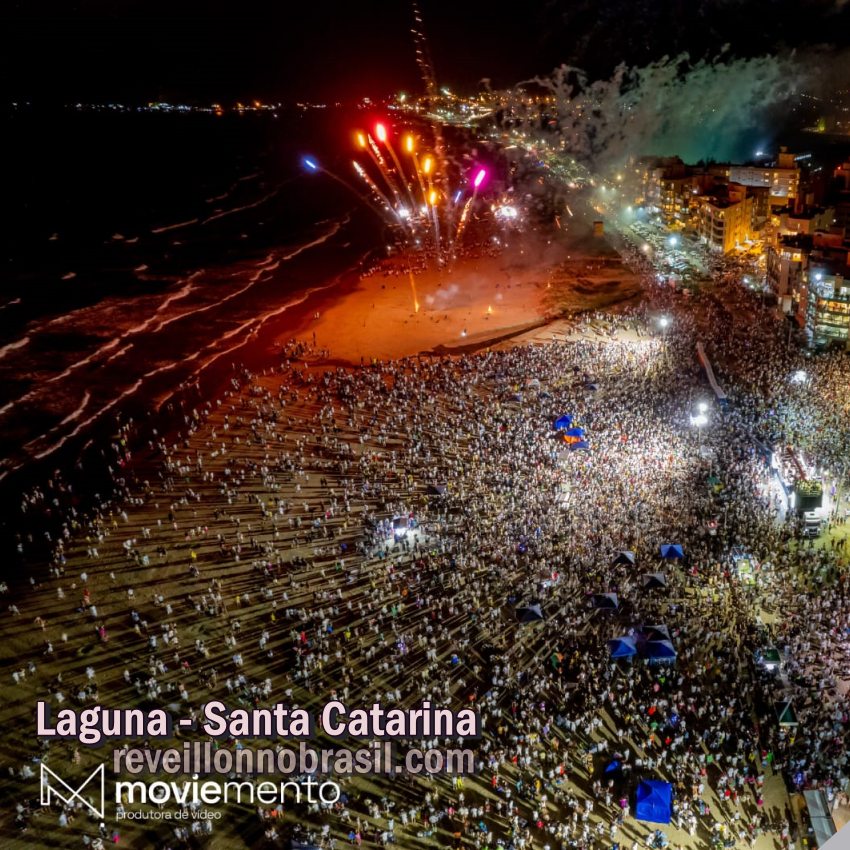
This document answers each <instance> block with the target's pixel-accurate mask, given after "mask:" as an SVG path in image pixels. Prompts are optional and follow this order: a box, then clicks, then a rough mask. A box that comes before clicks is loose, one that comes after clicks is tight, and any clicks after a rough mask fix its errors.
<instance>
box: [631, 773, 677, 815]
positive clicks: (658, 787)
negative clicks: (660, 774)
mask: <svg viewBox="0 0 850 850" xmlns="http://www.w3.org/2000/svg"><path fill="white" fill-rule="evenodd" d="M672 813H673V786H672V785H670V783H669V782H661V781H660V780H659V779H645V780H644V781H643V782H641V783H640V785H638V787H637V793H636V794H635V817H636V818H637V819H638V820H645V821H650V822H651V823H670V816H671V815H672Z"/></svg>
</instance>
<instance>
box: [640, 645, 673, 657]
mask: <svg viewBox="0 0 850 850" xmlns="http://www.w3.org/2000/svg"><path fill="white" fill-rule="evenodd" d="M640 650H641V651H640V654H641V655H642V656H643V658H644V660H646V661H675V660H676V648H675V647H674V646H673V644H672V643H671V642H670V641H669V640H648V641H647V642H646V643H645V644H643V646H641V648H640Z"/></svg>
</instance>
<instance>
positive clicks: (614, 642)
mask: <svg viewBox="0 0 850 850" xmlns="http://www.w3.org/2000/svg"><path fill="white" fill-rule="evenodd" d="M608 648H609V650H610V655H611V658H631V657H632V656H633V655H637V641H636V640H635V639H634V638H633V637H631V636H630V635H623V637H615V638H612V639H611V640H609V641H608Z"/></svg>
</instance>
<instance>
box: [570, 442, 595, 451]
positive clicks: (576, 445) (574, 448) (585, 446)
mask: <svg viewBox="0 0 850 850" xmlns="http://www.w3.org/2000/svg"><path fill="white" fill-rule="evenodd" d="M568 448H569V450H570V451H571V452H575V451H578V450H579V449H589V448H590V443H588V442H587V440H579V441H578V442H577V443H570V444H569V446H568Z"/></svg>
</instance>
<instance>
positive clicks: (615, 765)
mask: <svg viewBox="0 0 850 850" xmlns="http://www.w3.org/2000/svg"><path fill="white" fill-rule="evenodd" d="M622 766H623V765H622V763H621V762H619V761H617V759H614V760H613V761H612V762H611V763H610V764H609V765H608V766H607V767H606V768H605V773H606V774H608V773H617V772H618V771H619V770H620V768H622Z"/></svg>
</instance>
